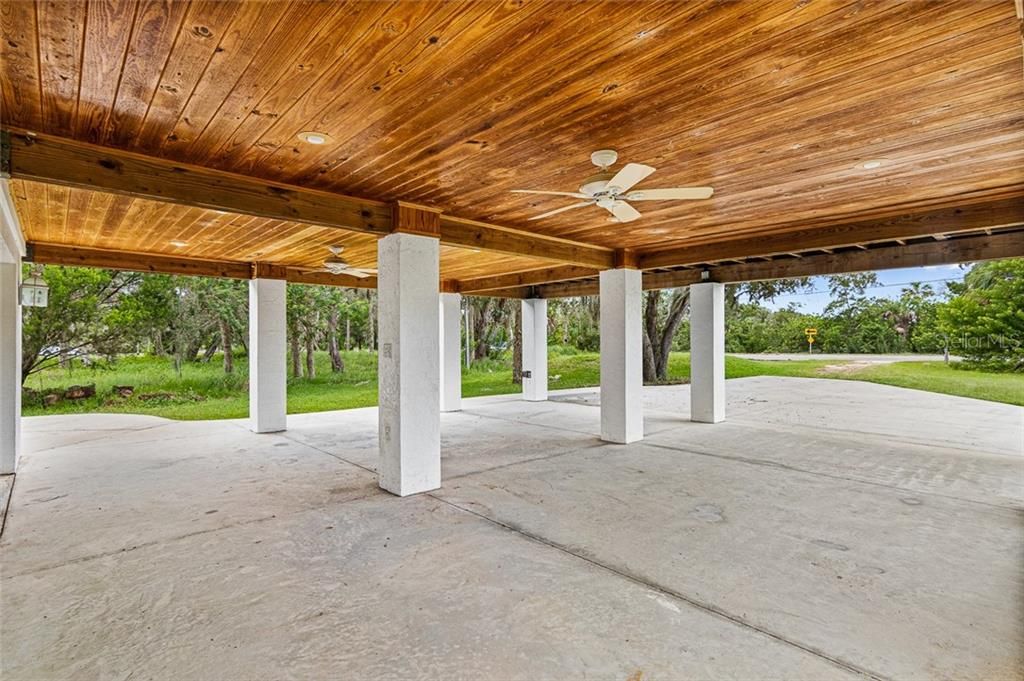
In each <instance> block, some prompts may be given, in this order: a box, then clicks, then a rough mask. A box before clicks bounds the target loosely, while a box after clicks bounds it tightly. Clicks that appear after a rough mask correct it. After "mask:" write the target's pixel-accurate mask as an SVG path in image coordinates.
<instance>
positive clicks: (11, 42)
mask: <svg viewBox="0 0 1024 681" xmlns="http://www.w3.org/2000/svg"><path fill="white" fill-rule="evenodd" d="M0 27H2V30H3V34H4V39H3V41H2V43H0V60H2V68H0V105H2V112H3V124H4V125H5V126H11V127H15V128H21V129H27V130H32V131H37V132H45V133H49V134H54V135H60V136H65V137H72V138H76V139H79V140H83V141H88V142H92V143H96V144H101V145H105V146H111V147H117V148H122V149H126V150H131V151H136V152H139V153H144V154H148V155H153V156H159V157H163V158H167V159H171V160H174V161H176V162H180V163H191V164H196V165H203V166H208V167H212V168H217V169H221V170H226V171H231V172H236V173H242V174H246V175H251V176H255V177H260V178H264V179H268V180H274V181H280V182H285V183H289V184H296V185H300V186H306V187H314V188H318V189H325V190H331V191H337V192H342V193H345V194H349V195H353V196H363V197H367V198H372V199H378V200H397V199H403V200H407V201H414V202H418V203H423V204H427V205H431V206H436V207H440V208H443V209H444V210H445V211H446V213H451V214H454V215H458V216H460V217H465V218H470V219H475V220H482V221H488V222H493V223H497V224H501V225H504V226H509V227H515V228H518V229H524V230H530V231H534V232H536V233H539V234H545V235H550V236H559V237H564V238H572V239H575V240H579V241H584V242H587V243H592V244H595V245H600V246H606V247H610V248H630V249H636V250H638V251H640V252H641V254H643V253H652V252H657V251H659V250H661V249H666V248H678V247H683V246H691V245H698V244H704V243H713V242H717V241H722V240H728V239H739V238H747V239H749V238H750V237H754V236H758V235H769V234H779V233H782V232H785V231H787V230H791V229H796V228H797V227H800V228H802V229H806V228H807V226H808V225H821V226H825V225H828V224H834V223H840V222H849V221H851V220H853V219H862V218H867V217H885V216H889V215H896V214H900V213H905V212H907V211H911V210H914V209H916V208H922V207H936V206H944V205H963V204H969V203H971V202H975V201H982V200H990V199H994V198H1005V197H1017V196H1024V77H1022V59H1021V56H1022V55H1021V38H1020V33H1019V30H1020V29H1019V24H1018V20H1017V17H1016V15H1015V11H1014V4H1013V2H1012V0H974V1H972V2H917V1H913V0H912V1H908V2H893V1H891V0H879V1H877V2H853V1H850V0H823V1H821V2H809V3H808V2H798V1H796V0H786V1H779V2H757V3H749V2H708V1H692V2H674V1H673V2H617V1H614V0H613V1H609V2H585V3H574V2H520V1H507V2H415V1H409V2H386V3H385V2H363V1H357V2H296V1H292V2H268V3H263V2H260V3H252V2H219V1H209V2H173V1H164V2H159V1H155V0H154V1H148V0H144V1H141V2H136V1H134V0H122V1H100V0H90V1H89V2H82V1H73V2H36V3H30V2H6V3H3V4H2V5H0ZM309 130H312V131H318V132H323V133H326V135H327V137H328V140H327V143H326V144H324V145H322V146H313V145H310V144H307V143H304V142H302V141H300V140H299V139H298V138H297V134H298V133H299V132H301V131H309ZM607 147H610V148H614V149H617V150H618V151H619V152H620V159H621V161H625V162H630V161H633V162H640V163H646V164H649V165H653V166H655V167H657V168H658V172H657V173H656V174H655V175H653V176H652V177H651V178H650V179H649V180H647V181H646V182H645V183H644V184H643V185H641V186H652V187H657V186H688V185H712V186H714V187H715V189H716V194H715V196H714V198H713V199H711V200H709V201H701V202H675V203H662V202H644V203H642V204H637V207H638V208H639V209H640V210H641V211H642V212H643V213H644V216H643V218H641V219H640V220H638V221H636V222H633V223H628V224H613V223H609V222H608V221H607V219H606V214H605V213H604V211H602V210H599V209H597V208H585V209H581V210H576V211H570V212H567V213H564V214H561V215H558V216H554V217H551V218H548V219H543V220H538V221H530V220H529V218H530V217H531V216H533V215H536V214H538V213H540V212H543V211H546V210H549V209H552V208H555V207H558V206H560V205H565V202H563V201H561V200H560V199H558V198H555V197H536V196H525V195H517V194H512V193H510V191H509V190H511V189H515V188H532V189H553V190H565V191H575V189H576V187H577V186H578V185H579V184H580V182H581V180H582V179H583V178H585V177H586V176H588V175H589V174H591V172H592V171H593V170H594V168H593V166H591V165H590V163H589V158H588V157H589V154H590V152H591V151H593V150H595V149H599V148H607ZM868 160H879V161H880V162H881V164H880V165H879V167H877V168H872V169H866V168H864V166H863V164H864V163H865V162H866V161H868ZM14 187H15V196H16V201H17V206H18V211H19V214H20V216H21V218H22V220H23V227H24V230H25V232H26V235H27V237H28V238H29V239H30V240H34V241H46V242H52V243H65V244H72V245H83V246H91V247H95V248H109V249H117V250H133V251H144V252H155V253H168V254H178V255H188V256H193V257H209V258H219V259H243V260H254V259H259V260H266V261H271V262H279V263H286V264H300V265H313V264H315V263H317V262H319V261H320V260H322V258H323V257H324V255H325V253H326V250H325V247H326V246H327V245H328V244H332V243H342V244H345V245H346V246H347V247H348V249H349V250H348V251H347V255H348V256H350V259H351V260H352V262H353V263H354V264H356V265H363V266H372V262H373V260H374V259H375V252H374V251H375V249H374V238H373V237H372V236H368V235H359V234H347V233H345V234H342V235H341V236H339V232H338V230H335V229H329V228H321V227H313V226H309V225H303V224H299V223H289V222H283V221H275V220H266V219H260V218H253V217H248V216H238V215H232V214H222V213H218V212H217V211H210V210H202V209H198V208H189V207H186V206H177V205H169V204H161V203H156V202H153V201H148V200H143V199H131V198H126V197H117V196H113V195H109V194H102V193H98V192H90V191H86V190H81V189H67V188H61V187H56V186H52V185H49V186H48V185H40V184H36V183H31V182H16V183H15V185H14ZM566 201H569V200H568V199H566ZM172 241H180V242H183V243H184V244H185V245H184V246H175V245H172V244H171V242H172ZM550 266H551V263H550V262H549V261H541V260H537V259H533V258H527V257H520V256H503V255H500V254H493V253H477V252H474V251H472V250H469V249H459V248H447V247H446V248H445V249H444V254H443V264H442V267H443V276H445V277H448V278H464V277H478V276H484V275H492V274H497V273H502V272H514V271H520V270H530V269H535V268H541V267H550Z"/></svg>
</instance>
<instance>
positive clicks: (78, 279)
mask: <svg viewBox="0 0 1024 681" xmlns="http://www.w3.org/2000/svg"><path fill="white" fill-rule="evenodd" d="M24 274H25V276H27V275H28V266H25V272H24ZM42 276H43V279H44V280H45V281H46V284H47V286H49V287H50V294H49V305H48V306H47V307H29V308H25V309H24V313H23V326H22V346H21V347H22V350H21V380H22V383H24V381H25V379H26V378H28V377H29V376H30V375H32V374H33V373H36V372H37V371H42V370H43V369H46V368H47V367H50V366H52V365H54V364H55V363H57V362H58V361H59V360H60V359H62V358H68V357H74V356H76V355H80V354H88V353H101V354H105V355H110V356H113V355H115V354H117V353H118V352H121V351H123V350H124V349H126V348H127V347H130V345H131V342H132V341H133V337H132V335H130V334H126V333H124V332H125V330H126V329H131V328H132V327H131V324H130V323H129V321H130V320H128V319H127V318H123V319H121V320H117V319H113V318H112V316H111V313H112V311H113V310H114V309H115V308H116V306H117V305H118V303H119V302H120V301H121V300H122V299H123V298H125V297H127V296H130V295H132V292H133V291H134V290H135V289H136V288H137V287H138V284H139V282H140V276H141V275H138V274H134V273H129V272H113V271H111V270H100V269H93V268H87V267H44V268H43V272H42ZM108 321H121V324H112V323H108Z"/></svg>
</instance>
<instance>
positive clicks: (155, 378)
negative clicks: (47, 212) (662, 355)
mask: <svg viewBox="0 0 1024 681" xmlns="http://www.w3.org/2000/svg"><path fill="white" fill-rule="evenodd" d="M343 355H344V358H345V371H344V372H343V373H341V374H333V373H331V370H330V363H329V360H328V358H327V355H326V353H321V354H319V355H318V356H317V362H316V363H317V378H315V379H312V380H309V379H291V380H289V382H288V412H289V413H292V414H299V413H304V412H313V411H328V410H332V409H350V408H353V407H367V406H372V405H375V404H376V403H377V358H376V355H374V354H371V353H369V352H359V351H353V352H347V353H343ZM837 366H838V367H839V370H836V367H837ZM826 367H831V369H826ZM599 372H600V361H599V358H598V355H597V353H594V352H578V351H575V350H573V349H572V348H562V347H552V348H551V353H550V357H549V360H548V374H549V385H550V387H551V389H552V390H555V389H559V388H579V387H586V386H593V385H597V384H598V377H599ZM689 373H690V358H689V356H688V355H687V354H686V353H673V355H672V357H671V359H670V362H669V378H670V380H677V381H678V380H685V379H687V378H688V377H689ZM725 373H726V377H727V378H741V377H746V376H801V377H809V378H822V377H825V378H835V379H842V380H862V381H871V382H873V383H884V384H887V385H896V386H901V387H905V388H915V389H918V390H928V391H932V392H939V393H946V394H950V395H962V396H965V397H974V398H978V399H983V400H991V401H995V402H1007V403H1010V404H1017V405H1022V406H1024V376H1022V375H1020V374H996V373H986V372H979V371H966V370H960V369H957V368H954V367H951V366H947V365H945V364H943V363H941V362H897V363H894V364H882V365H872V366H867V367H857V366H855V365H854V366H849V365H846V364H845V363H842V362H829V361H827V360H811V361H778V362H771V361H762V360H752V359H743V358H739V357H727V358H726V365H725ZM247 377H248V367H247V366H246V361H245V358H244V357H240V358H239V359H238V360H237V361H236V363H235V373H233V374H231V375H227V374H225V373H224V372H223V370H222V369H221V365H220V358H219V357H218V358H216V359H215V360H214V361H212V362H211V363H209V364H188V365H186V366H185V367H184V368H183V370H182V372H181V375H180V376H179V375H178V374H177V372H175V371H174V368H173V365H172V363H171V361H170V360H168V359H164V358H157V357H123V358H121V359H119V360H117V362H115V363H114V364H113V365H109V366H106V365H104V366H95V367H83V366H82V365H81V364H79V363H75V364H73V365H72V368H71V369H70V370H69V369H59V368H55V369H51V370H48V371H45V372H42V373H40V374H36V375H33V376H31V377H29V380H28V381H27V382H26V387H27V388H30V389H32V390H39V391H42V392H49V391H56V390H63V389H65V388H67V387H68V386H70V385H76V384H78V385H82V384H95V386H96V393H97V394H96V397H94V398H88V399H84V400H77V401H63V402H60V403H58V404H57V405H54V406H51V407H43V406H41V405H39V404H31V403H29V401H26V404H25V405H24V408H23V414H25V415H26V416H37V415H41V414H68V413H86V412H122V413H133V414H154V415H157V416H164V417H167V418H172V419H181V420H202V419H225V418H242V417H245V416H247V414H248V395H247V394H246V387H247ZM115 385H122V386H123V385H130V386H133V387H134V389H135V396H134V397H131V398H121V397H116V396H114V395H113V392H112V391H113V387H114V386H115ZM518 391H519V386H518V385H515V384H514V383H512V375H511V371H510V369H509V363H508V361H500V360H484V361H480V362H476V363H474V365H473V367H472V368H471V369H463V372H462V394H463V395H464V396H465V397H477V396H480V395H500V394H507V393H515V392H518ZM147 396H150V397H148V399H147Z"/></svg>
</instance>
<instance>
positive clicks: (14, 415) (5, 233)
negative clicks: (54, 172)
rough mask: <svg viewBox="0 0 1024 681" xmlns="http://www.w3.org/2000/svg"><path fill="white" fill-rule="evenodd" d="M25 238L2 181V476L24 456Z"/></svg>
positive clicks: (0, 247) (0, 388)
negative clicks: (22, 428) (23, 316)
mask: <svg viewBox="0 0 1024 681" xmlns="http://www.w3.org/2000/svg"><path fill="white" fill-rule="evenodd" d="M24 255H25V238H24V237H23V236H22V234H21V226H20V225H19V224H18V214H17V213H16V212H15V211H14V200H13V198H12V196H11V187H10V183H9V181H8V180H0V474H8V473H14V472H15V470H16V469H17V466H18V457H19V455H20V454H21V300H20V298H21V292H20V291H19V290H18V287H19V284H20V283H21V258H22V257H23V256H24Z"/></svg>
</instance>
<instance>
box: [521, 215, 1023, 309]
mask: <svg viewBox="0 0 1024 681" xmlns="http://www.w3.org/2000/svg"><path fill="white" fill-rule="evenodd" d="M1019 257H1024V230H1017V231H1008V232H995V233H993V234H983V235H978V236H963V237H958V238H949V239H947V240H944V241H926V242H923V243H917V244H908V245H906V246H882V247H876V248H870V249H868V250H855V251H846V252H843V253H834V254H824V255H810V256H806V257H803V258H800V259H798V260H790V259H786V260H772V261H770V262H750V263H745V264H742V265H724V266H720V267H713V268H709V269H708V270H707V271H708V275H709V279H708V280H707V281H717V282H721V283H740V282H746V281H766V280H771V279H793V278H797V277H811V276H822V275H829V274H845V273H849V272H868V271H872V270H886V269H897V268H902V267H927V266H933V265H953V264H957V263H962V262H977V261H979V260H998V259H1000V258H1019ZM700 281H702V278H701V271H700V270H679V271H675V272H645V273H644V275H643V288H644V290H654V289H664V288H676V287H680V286H689V285H690V284H696V283H699V282H700ZM534 289H535V290H534V291H533V295H537V296H538V297H542V298H562V297H570V296H587V295H597V294H598V286H597V282H595V281H586V282H563V283H558V284H550V285H545V286H537V287H534Z"/></svg>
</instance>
